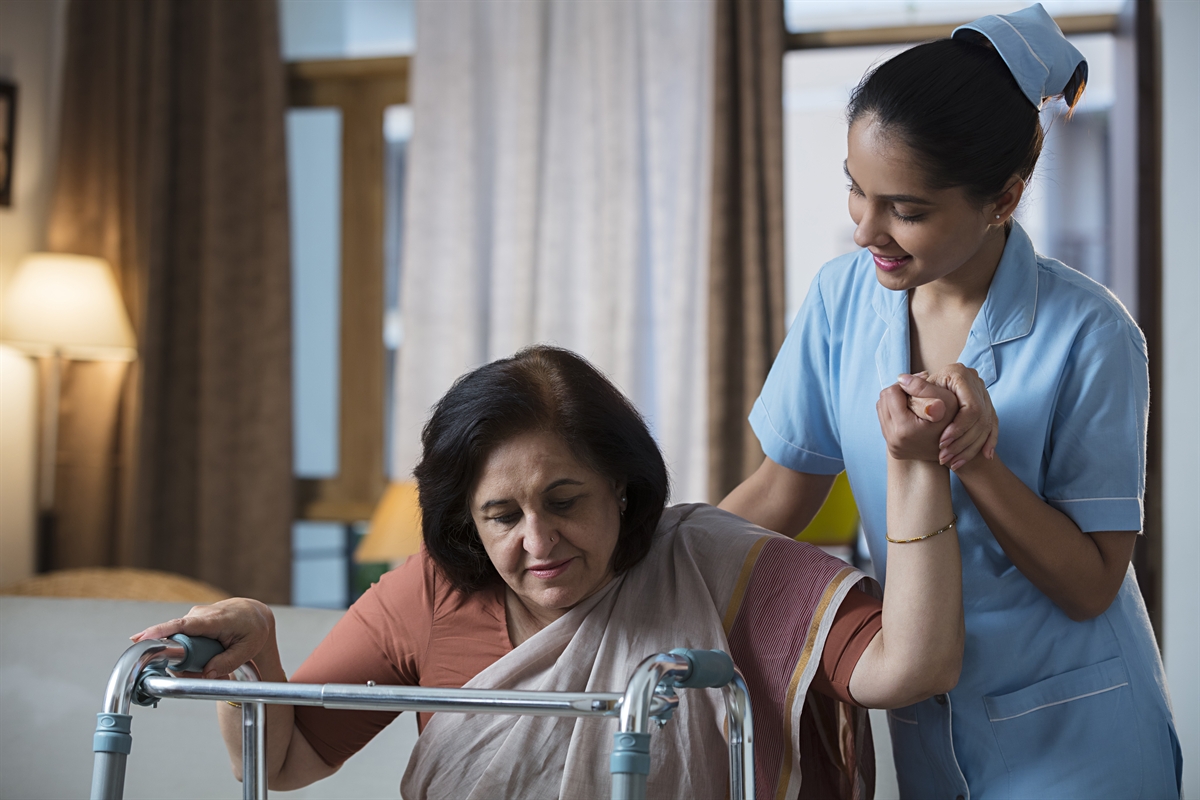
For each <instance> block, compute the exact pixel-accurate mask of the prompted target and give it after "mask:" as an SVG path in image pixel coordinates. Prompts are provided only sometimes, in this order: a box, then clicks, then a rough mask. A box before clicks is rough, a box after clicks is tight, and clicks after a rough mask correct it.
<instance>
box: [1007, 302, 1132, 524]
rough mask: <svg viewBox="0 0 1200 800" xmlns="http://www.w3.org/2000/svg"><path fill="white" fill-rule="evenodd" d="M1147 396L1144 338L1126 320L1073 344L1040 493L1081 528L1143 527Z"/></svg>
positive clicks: (1056, 411) (1097, 330)
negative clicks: (1042, 487)
mask: <svg viewBox="0 0 1200 800" xmlns="http://www.w3.org/2000/svg"><path fill="white" fill-rule="evenodd" d="M1149 398H1150V387H1149V373H1148V371H1147V359H1146V346H1145V340H1144V339H1143V338H1142V336H1141V332H1140V331H1138V330H1137V329H1136V328H1135V327H1134V326H1133V324H1132V322H1129V321H1126V320H1116V321H1114V322H1111V323H1109V324H1107V325H1104V326H1103V327H1100V328H1098V329H1096V330H1094V331H1092V332H1091V333H1089V334H1088V335H1086V336H1083V337H1082V338H1081V339H1080V340H1079V341H1078V342H1076V343H1075V345H1074V347H1073V348H1072V351H1071V356H1070V358H1069V359H1068V362H1067V365H1066V368H1065V371H1064V374H1063V380H1062V382H1061V390H1060V393H1059V398H1058V401H1057V403H1056V404H1055V410H1054V420H1053V427H1052V432H1051V440H1050V443H1049V446H1048V448H1047V459H1048V461H1047V465H1046V483H1045V487H1044V494H1045V497H1046V502H1047V503H1049V504H1050V505H1051V506H1053V507H1054V508H1056V509H1058V510H1059V511H1061V512H1063V513H1064V514H1066V515H1067V516H1068V517H1070V518H1071V519H1072V520H1073V521H1074V522H1075V524H1076V525H1078V526H1079V529H1080V530H1082V531H1084V532H1090V531H1140V530H1141V529H1142V496H1143V494H1144V491H1145V476H1146V415H1147V412H1148V410H1149ZM1001 433H1002V435H1003V431H1002V432H1001Z"/></svg>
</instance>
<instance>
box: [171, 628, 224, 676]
mask: <svg viewBox="0 0 1200 800" xmlns="http://www.w3.org/2000/svg"><path fill="white" fill-rule="evenodd" d="M170 638H171V639H172V640H174V641H176V642H179V643H180V644H181V645H183V649H184V657H183V660H182V661H180V662H179V663H177V664H171V665H170V667H171V669H172V670H173V671H174V672H203V671H204V667H205V665H206V664H208V662H209V661H210V660H212V658H213V657H214V656H219V655H220V654H221V653H224V652H225V648H224V647H223V646H222V645H221V643H220V642H218V641H217V640H216V639H207V638H205V637H203V636H188V635H187V634H186V633H177V634H175V635H174V636H172V637H170Z"/></svg>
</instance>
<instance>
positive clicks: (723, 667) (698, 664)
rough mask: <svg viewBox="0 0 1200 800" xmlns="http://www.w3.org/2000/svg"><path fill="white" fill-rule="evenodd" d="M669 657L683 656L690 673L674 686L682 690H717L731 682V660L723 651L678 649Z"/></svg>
mask: <svg viewBox="0 0 1200 800" xmlns="http://www.w3.org/2000/svg"><path fill="white" fill-rule="evenodd" d="M671 655H676V656H683V658H685V659H686V660H687V662H688V664H689V665H690V666H691V671H690V672H688V675H687V677H686V678H684V679H683V680H676V681H675V685H676V686H679V687H681V688H684V689H719V688H720V687H722V686H724V685H725V684H727V683H729V682H730V681H731V680H733V659H732V658H730V657H729V654H728V653H726V652H725V651H724V650H690V649H687V648H683V647H679V648H676V649H674V650H672V651H671Z"/></svg>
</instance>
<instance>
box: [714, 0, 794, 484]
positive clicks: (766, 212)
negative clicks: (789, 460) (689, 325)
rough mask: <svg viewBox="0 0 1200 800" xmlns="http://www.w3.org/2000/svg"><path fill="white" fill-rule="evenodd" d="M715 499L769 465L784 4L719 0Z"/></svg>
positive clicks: (780, 275)
mask: <svg viewBox="0 0 1200 800" xmlns="http://www.w3.org/2000/svg"><path fill="white" fill-rule="evenodd" d="M716 6H717V7H716V31H715V61H716V63H715V72H714V75H715V84H714V89H713V92H714V102H713V117H714V124H713V178H712V194H713V199H712V227H711V250H710V253H711V265H710V269H709V273H708V292H709V307H708V380H709V384H708V446H709V459H708V467H709V470H708V496H709V498H710V499H711V501H712V502H717V501H719V500H720V499H721V498H722V497H724V496H725V495H726V494H728V493H729V491H730V490H731V489H733V488H734V487H735V486H737V485H738V484H739V483H741V481H742V480H743V479H745V478H746V477H747V476H749V475H750V473H751V472H753V471H754V470H755V469H756V468H757V467H758V465H759V464H761V463H762V459H763V453H762V449H761V448H760V447H759V444H758V439H757V438H756V437H755V436H754V432H753V431H752V430H751V429H750V425H749V424H748V423H747V421H746V418H747V416H748V415H749V414H750V409H751V408H752V407H753V405H754V401H755V399H756V398H757V397H758V393H759V391H761V389H762V385H763V382H764V381H765V380H766V377H767V372H768V371H769V370H770V368H771V362H772V361H773V360H774V358H775V354H776V353H777V352H778V351H779V348H780V346H781V345H782V344H783V337H784V318H785V314H786V305H785V304H786V295H785V293H784V253H783V237H784V220H783V3H782V0H716Z"/></svg>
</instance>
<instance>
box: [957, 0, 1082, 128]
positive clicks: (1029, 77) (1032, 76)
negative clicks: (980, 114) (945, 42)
mask: <svg viewBox="0 0 1200 800" xmlns="http://www.w3.org/2000/svg"><path fill="white" fill-rule="evenodd" d="M980 35H982V36H985V37H987V39H988V41H990V42H991V43H992V46H993V47H995V48H996V52H997V53H999V54H1000V57H1001V58H1003V59H1004V63H1005V64H1007V65H1008V68H1009V70H1010V71H1011V72H1012V74H1013V77H1014V78H1016V79H1017V85H1018V86H1020V87H1021V92H1022V93H1023V94H1024V95H1025V97H1027V98H1028V99H1029V102H1031V103H1033V107H1034V108H1038V109H1040V108H1041V107H1042V102H1043V101H1044V100H1045V99H1046V98H1047V97H1053V96H1055V95H1059V94H1064V93H1065V94H1067V102H1068V104H1073V102H1074V100H1075V98H1074V97H1073V96H1071V95H1074V94H1075V93H1076V92H1077V91H1078V87H1080V86H1082V85H1083V83H1084V82H1085V81H1087V61H1085V60H1084V58H1083V53H1080V52H1079V51H1078V50H1077V49H1076V48H1075V45H1073V44H1071V43H1070V42H1068V41H1067V38H1066V37H1065V36H1063V33H1062V31H1061V30H1059V28H1058V26H1057V25H1056V24H1054V20H1053V19H1051V18H1050V15H1049V14H1047V13H1046V9H1044V8H1042V4H1041V3H1036V4H1034V5H1032V6H1030V7H1029V8H1023V9H1021V10H1020V11H1015V12H1013V13H1012V14H993V15H991V16H987V17H982V18H980V19H977V20H975V21H974V22H969V23H967V24H966V25H961V26H959V27H957V28H955V29H954V32H953V33H951V34H950V36H951V37H952V38H955V39H958V38H971V37H975V36H980ZM1068 89H1070V91H1068Z"/></svg>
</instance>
